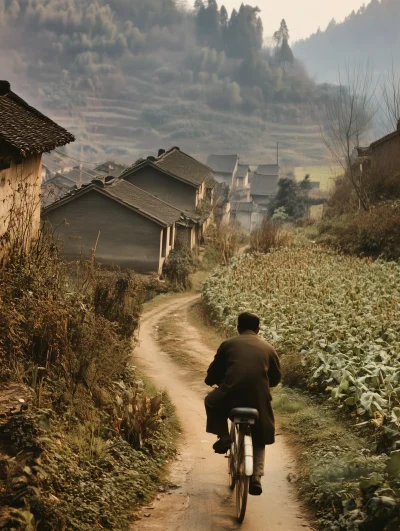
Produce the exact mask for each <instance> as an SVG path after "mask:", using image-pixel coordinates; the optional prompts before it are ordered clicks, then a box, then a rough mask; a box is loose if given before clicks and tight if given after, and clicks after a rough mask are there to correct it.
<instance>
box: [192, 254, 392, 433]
mask: <svg viewBox="0 0 400 531" xmlns="http://www.w3.org/2000/svg"><path fill="white" fill-rule="evenodd" d="M399 280H400V266H399V265H398V264H396V263H393V262H392V263H388V262H383V261H376V262H372V261H371V260H367V259H363V260H360V259H359V258H356V257H345V256H342V255H338V254H337V253H334V252H331V251H327V250H324V249H321V248H319V247H317V246H315V247H310V246H309V247H303V248H286V249H282V250H277V251H274V252H272V253H270V254H267V255H263V254H252V255H242V256H239V257H237V258H236V259H235V260H234V261H233V262H232V263H231V265H230V266H229V267H225V268H219V269H217V270H216V271H215V272H214V273H213V275H212V276H211V277H210V278H209V279H208V280H207V282H206V283H205V285H204V286H203V296H204V299H205V301H206V303H207V305H208V307H209V309H210V314H211V316H212V318H213V320H214V321H215V322H217V323H218V324H222V325H223V326H224V327H225V328H226V329H227V330H228V331H229V332H234V330H235V321H236V318H237V315H238V313H240V312H241V311H245V310H251V311H253V312H256V313H258V314H259V315H260V316H261V318H262V326H261V335H262V336H263V337H264V338H265V339H267V340H268V341H270V342H271V343H273V344H274V345H275V346H276V347H277V349H278V350H279V352H280V353H282V354H284V353H285V352H293V351H296V352H298V353H299V355H301V356H303V357H304V358H305V359H308V360H309V361H310V362H311V366H312V373H311V374H310V379H311V381H313V382H314V385H318V386H322V387H323V389H324V390H326V391H328V392H330V393H331V396H332V398H333V399H334V400H338V401H340V402H341V403H344V404H345V405H346V406H349V407H351V408H355V409H356V410H357V413H358V414H359V415H364V414H368V415H370V416H371V417H375V418H376V417H379V418H381V419H382V418H383V417H386V418H387V419H388V420H389V422H391V423H393V424H394V425H396V426H397V428H398V427H399V426H400V407H399V406H400V403H399V398H400V312H399V309H400V283H399Z"/></svg>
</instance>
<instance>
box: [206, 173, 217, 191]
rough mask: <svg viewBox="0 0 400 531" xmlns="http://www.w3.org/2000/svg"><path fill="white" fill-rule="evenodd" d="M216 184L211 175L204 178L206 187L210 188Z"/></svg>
mask: <svg viewBox="0 0 400 531" xmlns="http://www.w3.org/2000/svg"><path fill="white" fill-rule="evenodd" d="M216 185H217V181H216V180H215V179H214V177H213V176H212V175H209V176H208V177H207V179H206V188H208V189H210V190H212V189H213V188H215V187H216Z"/></svg>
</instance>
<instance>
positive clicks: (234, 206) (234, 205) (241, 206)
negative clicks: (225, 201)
mask: <svg viewBox="0 0 400 531" xmlns="http://www.w3.org/2000/svg"><path fill="white" fill-rule="evenodd" d="M231 210H232V211H233V212H253V211H254V203H253V201H251V202H247V201H246V202H244V201H232V202H231Z"/></svg>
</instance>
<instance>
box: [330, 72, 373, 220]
mask: <svg viewBox="0 0 400 531" xmlns="http://www.w3.org/2000/svg"><path fill="white" fill-rule="evenodd" d="M375 93H376V84H374V81H373V73H372V68H371V65H370V64H369V63H368V64H367V65H366V66H363V65H362V64H360V63H358V64H355V65H353V64H350V63H347V64H346V65H345V68H344V69H343V70H342V71H340V70H339V75H338V85H337V86H335V87H334V89H332V90H331V92H330V94H329V95H328V97H327V101H326V105H325V109H326V121H325V123H324V124H323V125H322V126H321V127H320V129H321V136H322V139H323V141H324V143H325V145H326V146H327V148H328V150H329V151H330V153H331V155H332V157H333V159H334V160H335V162H336V163H337V164H339V165H340V166H341V167H342V168H343V172H344V175H345V177H346V178H347V179H348V180H349V181H350V183H351V185H352V188H353V189H354V191H355V193H356V195H357V199H358V202H359V208H360V209H361V208H363V209H364V210H369V199H368V194H367V192H366V190H365V187H364V186H363V182H362V172H361V171H360V168H359V166H357V165H356V164H354V159H353V152H354V150H355V148H358V147H359V146H360V142H361V141H362V140H363V138H364V136H365V134H366V133H367V132H368V130H369V129H370V127H371V124H372V121H373V118H374V116H375V114H376V98H375Z"/></svg>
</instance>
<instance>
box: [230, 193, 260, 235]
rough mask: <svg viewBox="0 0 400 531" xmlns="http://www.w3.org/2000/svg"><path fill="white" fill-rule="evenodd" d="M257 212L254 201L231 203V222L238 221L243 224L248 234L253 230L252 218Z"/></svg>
mask: <svg viewBox="0 0 400 531" xmlns="http://www.w3.org/2000/svg"><path fill="white" fill-rule="evenodd" d="M254 211H255V204H254V203H253V201H250V202H244V201H232V202H231V221H237V222H239V223H240V224H241V226H242V227H243V229H244V230H245V231H246V232H251V230H252V228H253V227H252V216H253V212H254Z"/></svg>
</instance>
